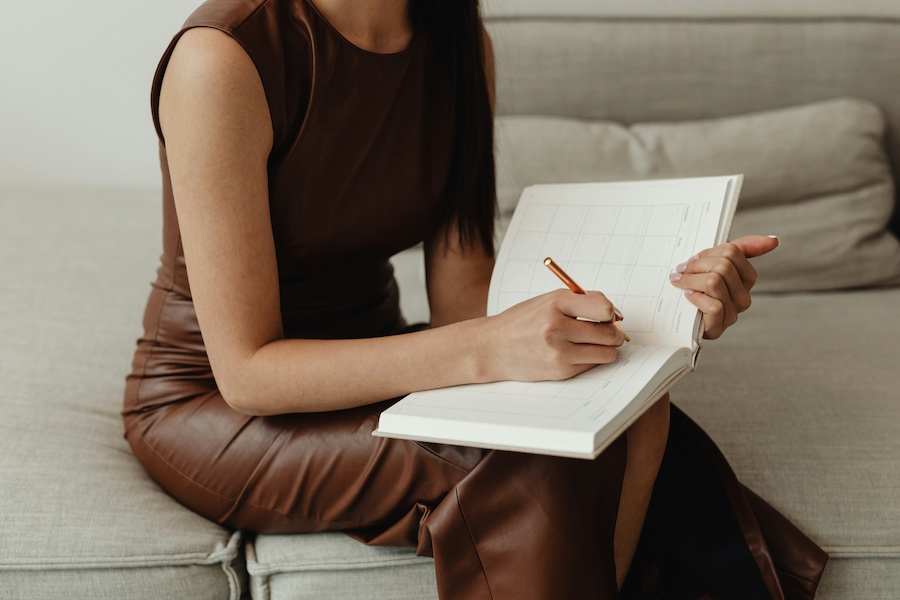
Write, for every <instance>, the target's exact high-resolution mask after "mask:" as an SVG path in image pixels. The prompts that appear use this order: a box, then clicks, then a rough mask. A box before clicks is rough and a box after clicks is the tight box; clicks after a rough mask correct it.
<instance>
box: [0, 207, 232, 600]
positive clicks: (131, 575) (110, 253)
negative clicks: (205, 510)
mask: <svg viewBox="0 0 900 600" xmlns="http://www.w3.org/2000/svg"><path fill="white" fill-rule="evenodd" d="M159 206H160V205H159V196H158V192H149V193H137V194H135V193H134V192H128V193H125V192H99V191H90V190H87V191H84V192H62V191H52V192H46V193H36V192H28V193H26V192H15V191H3V192H2V193H0V214H2V215H3V218H2V219H0V256H3V277H2V278H0V306H2V307H3V310H2V311H0V339H2V340H3V343H2V344H0V365H2V370H0V393H2V398H0V473H2V474H3V475H2V485H0V531H2V535H0V582H2V588H3V591H2V592H0V596H3V597H4V598H16V599H18V598H33V599H40V600H51V599H54V598H60V599H67V600H68V599H70V598H91V599H101V598H110V599H115V600H120V599H122V598H129V599H144V598H146V599H150V598H192V599H200V598H209V599H216V600H222V599H224V598H232V599H237V598H239V597H240V595H241V592H242V587H243V584H244V579H245V576H244V574H243V568H242V567H241V560H240V556H241V537H240V535H239V534H237V533H234V532H232V531H229V530H226V529H224V528H222V527H219V526H217V525H215V524H214V523H211V522H209V521H207V520H206V519H204V518H202V517H199V516H197V515H195V514H194V513H192V512H190V511H188V510H187V509H185V508H184V507H182V506H180V505H179V504H177V503H176V502H175V501H173V500H172V499H171V498H169V497H168V496H167V495H166V494H165V493H164V492H163V491H162V490H161V489H160V488H159V487H158V486H157V485H156V484H155V483H154V482H153V481H151V480H150V479H149V478H148V477H147V475H146V474H145V473H144V471H143V469H142V468H141V467H140V465H138V463H137V461H136V460H135V459H134V457H133V456H132V454H131V450H130V449H129V448H128V445H127V443H126V442H125V440H124V439H123V436H122V433H123V428H122V421H121V417H120V416H119V411H120V410H121V405H122V392H123V387H124V376H125V374H126V373H127V372H128V370H129V365H130V362H131V355H132V354H133V351H134V344H135V340H136V339H137V337H138V335H139V334H140V321H141V310H142V309H141V307H142V306H143V304H144V301H145V299H146V294H147V293H148V292H149V285H148V283H149V281H150V280H151V279H152V276H153V271H154V268H155V266H156V265H155V264H154V263H155V259H156V257H157V256H158V255H159V247H160V238H159V231H160V220H161V219H160V209H159Z"/></svg>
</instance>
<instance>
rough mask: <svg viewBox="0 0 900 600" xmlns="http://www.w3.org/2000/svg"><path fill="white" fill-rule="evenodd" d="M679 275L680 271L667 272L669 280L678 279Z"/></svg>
mask: <svg viewBox="0 0 900 600" xmlns="http://www.w3.org/2000/svg"><path fill="white" fill-rule="evenodd" d="M681 277H682V275H681V273H669V281H678V280H679V279H681Z"/></svg>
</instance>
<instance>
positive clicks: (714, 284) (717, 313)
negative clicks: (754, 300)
mask: <svg viewBox="0 0 900 600" xmlns="http://www.w3.org/2000/svg"><path fill="white" fill-rule="evenodd" d="M777 247H778V238H777V237H774V236H765V235H750V236H746V237H742V238H739V239H736V240H734V241H731V242H726V243H724V244H722V245H721V246H716V247H715V248H710V249H708V250H704V251H703V252H700V253H699V254H697V255H696V256H692V257H691V258H689V259H688V260H687V261H686V262H684V263H682V264H680V265H678V266H677V267H676V269H675V272H674V273H672V274H670V275H669V279H670V280H671V282H672V285H674V286H675V287H678V288H681V289H683V290H684V293H685V297H686V298H687V299H688V300H689V301H690V302H691V304H693V305H694V306H696V307H697V308H699V309H700V312H702V313H703V325H704V333H703V337H705V338H707V339H710V340H714V339H716V338H718V337H719V336H720V335H722V332H723V331H725V330H726V329H727V328H728V327H730V326H731V325H734V323H735V321H737V318H738V314H739V313H742V312H744V311H745V310H747V309H748V308H750V288H752V287H753V285H754V284H755V283H756V269H754V268H753V266H752V265H751V264H750V261H748V260H747V259H748V258H752V257H754V256H760V255H762V254H766V253H767V252H771V251H772V250H774V249H775V248H777Z"/></svg>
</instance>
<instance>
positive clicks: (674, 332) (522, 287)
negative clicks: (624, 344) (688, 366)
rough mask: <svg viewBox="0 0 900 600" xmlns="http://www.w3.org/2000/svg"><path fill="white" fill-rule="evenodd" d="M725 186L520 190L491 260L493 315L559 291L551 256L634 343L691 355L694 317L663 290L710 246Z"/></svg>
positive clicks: (717, 182)
mask: <svg viewBox="0 0 900 600" xmlns="http://www.w3.org/2000/svg"><path fill="white" fill-rule="evenodd" d="M732 181H733V178H732V177H712V178H698V179H678V180H659V181H640V182H626V183H600V184H594V183H591V184H563V185H537V186H531V187H528V188H526V189H525V190H524V191H523V193H522V198H521V199H520V200H519V204H518V206H517V208H516V212H515V214H514V216H513V219H512V222H511V223H510V226H509V229H508V230H507V233H506V237H505V238H504V240H503V244H502V246H501V248H500V252H499V254H498V257H497V265H496V266H495V268H494V275H493V277H492V279H491V287H490V293H489V297H488V314H489V315H493V314H497V313H499V312H502V311H503V310H505V309H507V308H509V307H511V306H513V305H514V304H517V303H519V302H522V301H523V300H526V299H528V298H531V297H533V296H537V295H540V294H542V293H545V292H548V291H551V290H554V289H558V288H561V287H565V286H563V284H562V283H561V282H560V281H559V279H557V278H556V277H555V276H554V275H553V274H552V273H551V272H550V271H549V269H547V268H546V267H545V266H544V264H543V259H544V258H546V257H548V256H549V257H552V258H553V259H554V260H555V261H556V262H557V263H558V264H559V265H560V266H562V268H563V269H564V270H565V271H566V272H567V273H568V274H569V275H570V276H571V277H572V278H573V279H574V280H575V281H576V282H578V284H579V285H581V287H582V288H584V289H585V290H597V291H601V292H603V293H604V294H606V296H607V297H609V299H610V300H611V301H612V302H613V304H615V305H616V307H618V308H619V310H621V311H622V313H623V314H624V315H625V320H624V321H623V322H622V327H623V328H624V329H625V331H627V332H628V335H629V336H630V337H631V339H632V340H633V342H634V343H636V344H647V345H666V346H682V347H687V348H690V347H691V346H692V335H693V332H694V328H695V325H696V320H697V314H698V312H697V308H696V307H695V306H694V305H693V304H691V303H690V302H688V301H687V299H685V298H684V294H683V293H682V291H681V290H679V289H678V288H676V287H674V286H672V285H671V284H670V283H669V273H671V272H672V271H674V270H675V267H676V265H678V264H679V263H682V262H684V261H686V260H687V259H688V258H689V257H691V256H692V255H694V254H696V253H697V252H699V251H700V250H702V249H705V248H709V247H712V246H714V245H715V243H716V236H717V230H718V229H719V228H720V216H721V214H722V207H723V204H724V203H725V199H726V198H727V197H729V193H730V189H729V183H730V182H732Z"/></svg>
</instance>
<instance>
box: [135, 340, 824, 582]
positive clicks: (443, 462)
mask: <svg viewBox="0 0 900 600" xmlns="http://www.w3.org/2000/svg"><path fill="white" fill-rule="evenodd" d="M143 350H144V351H147V350H148V349H147V348H146V347H145V348H144V349H143ZM157 350H158V349H157ZM141 352H142V350H141V349H139V355H140V353H141ZM144 358H145V359H146V358H147V356H145V357H144ZM185 359H186V357H185V356H184V355H181V356H169V357H166V356H165V353H159V352H157V353H156V354H155V355H154V360H152V361H151V362H153V363H154V364H155V365H156V366H157V368H156V370H155V372H154V368H150V369H149V370H148V369H147V368H146V363H143V365H144V368H142V369H141V371H140V373H138V374H134V375H132V376H131V377H130V378H129V382H128V386H127V391H126V399H125V410H124V417H125V430H126V434H125V435H126V438H127V439H128V441H129V443H130V444H131V447H132V449H133V451H134V453H135V455H136V456H137V458H138V460H139V461H140V462H141V464H142V465H143V466H144V467H145V468H146V469H147V471H148V472H149V473H150V475H151V476H152V477H153V478H154V479H155V480H156V481H157V482H158V483H159V484H160V485H161V486H162V487H163V489H165V490H166V491H167V492H168V493H169V494H170V495H172V496H173V497H174V498H175V499H176V500H178V501H179V502H181V503H182V504H184V505H185V506H187V507H188V508H190V509H192V510H194V511H196V512H197V513H199V514H201V515H203V516H205V517H207V518H209V519H211V520H213V521H215V522H217V523H220V524H223V525H226V526H229V527H233V528H237V529H243V530H246V531H253V532H278V533H284V532H314V531H326V530H339V531H345V532H347V533H348V534H350V535H352V536H354V537H356V538H358V539H360V540H361V541H363V542H366V543H369V544H375V545H398V546H410V547H415V548H416V550H417V553H419V554H422V555H428V556H433V557H434V560H435V571H436V574H437V583H438V590H439V594H440V597H441V598H442V599H443V600H462V599H466V600H473V599H481V598H485V599H489V598H493V599H495V600H506V599H510V600H513V599H515V600H527V599H532V598H533V599H535V600H537V599H542V600H544V599H570V598H571V599H581V598H585V599H587V598H603V599H606V598H617V597H620V595H619V591H618V590H617V588H616V577H615V565H614V561H613V532H614V530H615V522H616V515H617V511H618V502H619V496H620V493H621V487H622V479H623V475H624V467H625V458H626V452H627V448H626V438H625V436H622V437H621V438H620V439H619V440H617V441H616V442H615V443H614V444H613V445H612V446H610V447H609V449H607V450H606V451H605V452H604V453H603V454H602V455H601V456H600V457H599V458H597V459H596V460H593V461H586V460H577V459H565V458H555V457H547V456H537V455H527V454H517V453H512V452H500V451H489V450H479V449H473V448H461V447H455V446H442V445H434V444H425V443H416V442H410V441H403V440H391V439H385V438H376V437H373V436H372V435H371V432H372V430H373V429H374V428H375V425H376V422H377V417H378V413H379V412H380V410H382V409H383V408H384V407H385V406H387V403H384V404H380V405H372V406H367V407H362V408H357V409H353V410H346V411H338V412H331V413H313V414H292V415H281V416H275V417H251V416H247V415H242V414H239V413H237V412H235V411H233V410H232V409H231V408H229V407H228V405H227V404H226V403H225V402H224V400H223V399H222V397H221V395H220V394H219V393H218V391H217V390H216V388H215V384H214V381H213V380H212V376H211V373H210V372H209V371H208V365H201V364H199V363H198V364H196V365H193V366H192V365H191V364H190V361H187V362H185ZM201 362H202V361H201ZM175 365H177V367H176V366H175ZM163 374H165V375H166V376H160V375H163ZM826 559H827V556H826V555H825V553H824V552H822V551H821V550H820V549H819V548H818V547H817V546H816V545H815V544H813V543H812V542H811V541H810V540H809V539H808V538H806V536H804V535H803V534H802V533H801V532H800V531H799V530H797V529H796V528H795V527H794V526H793V525H792V524H791V523H789V522H788V521H787V520H786V519H784V517H782V516H781V515H780V514H778V513H777V512H776V511H775V510H774V509H772V508H771V507H770V506H769V505H767V504H766V503H765V502H763V501H762V500H760V499H759V498H758V497H757V496H755V495H754V494H753V493H752V492H749V491H748V490H746V489H745V488H743V486H741V485H740V484H739V483H738V482H737V480H736V479H735V477H734V474H733V473H732V471H731V469H730V468H729V467H728V465H727V463H726V462H725V460H724V458H723V457H722V455H721V454H720V453H719V451H718V450H717V449H716V447H715V445H714V444H713V443H712V441H711V440H710V439H709V438H708V437H707V436H706V435H705V434H704V433H703V432H702V430H700V428H699V427H697V426H696V425H695V424H694V423H693V422H692V421H690V419H688V418H687V417H686V416H685V415H684V414H683V413H681V412H680V411H679V410H678V409H677V408H674V407H673V414H672V420H671V430H670V437H669V443H668V446H667V449H666V455H665V458H664V460H663V464H662V467H661V469H660V473H659V476H658V479H657V484H656V487H655V488H654V494H653V498H652V499H651V503H650V509H649V511H648V515H647V519H646V522H645V527H644V533H643V535H642V538H641V541H640V544H639V547H638V552H637V555H636V557H635V560H634V563H633V565H632V569H631V571H630V573H629V576H628V579H627V581H626V583H625V586H624V588H623V589H622V591H621V597H622V598H661V597H665V598H667V599H670V598H676V599H678V598H685V599H687V598H720V599H722V600H725V599H729V598H735V599H744V598H746V599H757V598H775V599H781V598H786V599H807V598H813V597H814V596H815V589H816V586H817V584H818V581H819V577H820V576H821V573H822V570H823V568H824V564H825V561H826Z"/></svg>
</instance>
